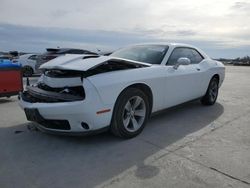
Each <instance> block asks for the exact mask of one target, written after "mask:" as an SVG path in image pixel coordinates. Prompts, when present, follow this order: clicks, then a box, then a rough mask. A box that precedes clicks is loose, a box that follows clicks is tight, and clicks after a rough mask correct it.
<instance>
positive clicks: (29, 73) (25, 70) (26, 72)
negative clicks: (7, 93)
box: [22, 66, 33, 77]
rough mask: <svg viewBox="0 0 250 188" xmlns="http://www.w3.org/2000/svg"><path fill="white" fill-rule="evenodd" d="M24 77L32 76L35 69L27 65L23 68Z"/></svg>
mask: <svg viewBox="0 0 250 188" xmlns="http://www.w3.org/2000/svg"><path fill="white" fill-rule="evenodd" d="M22 71H23V76H24V77H30V76H32V74H33V69H32V68H31V67H29V66H25V67H23V69H22Z"/></svg>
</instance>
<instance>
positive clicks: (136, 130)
mask: <svg viewBox="0 0 250 188" xmlns="http://www.w3.org/2000/svg"><path fill="white" fill-rule="evenodd" d="M148 117H149V102H148V97H147V96H146V95H145V94H144V93H143V92H142V91H141V90H139V89H136V88H128V89H127V90H126V91H124V92H123V93H122V94H121V95H120V96H119V98H118V99H117V102H116V105H115V108H114V113H113V118H112V123H111V131H112V133H113V134H114V135H116V136H119V137H122V138H132V137H135V136H137V135H138V134H140V133H141V132H142V130H143V128H144V127H145V123H146V121H147V120H148Z"/></svg>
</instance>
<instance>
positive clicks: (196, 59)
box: [190, 49, 204, 64]
mask: <svg viewBox="0 0 250 188" xmlns="http://www.w3.org/2000/svg"><path fill="white" fill-rule="evenodd" d="M191 50H192V53H193V57H192V59H190V60H191V63H192V64H198V63H200V62H201V61H202V60H203V59H204V58H203V57H202V56H201V54H200V53H199V52H197V51H196V50H195V49H191Z"/></svg>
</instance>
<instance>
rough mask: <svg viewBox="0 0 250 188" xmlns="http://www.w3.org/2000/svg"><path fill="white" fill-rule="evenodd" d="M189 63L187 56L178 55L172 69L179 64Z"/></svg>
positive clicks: (176, 67)
mask: <svg viewBox="0 0 250 188" xmlns="http://www.w3.org/2000/svg"><path fill="white" fill-rule="evenodd" d="M190 63H191V61H190V59H189V58H187V57H180V58H179V59H178V60H177V63H176V64H175V65H174V67H173V68H174V69H178V67H179V66H180V65H189V64H190Z"/></svg>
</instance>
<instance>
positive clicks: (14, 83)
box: [0, 66, 23, 97]
mask: <svg viewBox="0 0 250 188" xmlns="http://www.w3.org/2000/svg"><path fill="white" fill-rule="evenodd" d="M22 90H23V79H22V72H21V67H20V66H0V97H10V96H12V95H17V94H18V93H19V92H20V91H22Z"/></svg>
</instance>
